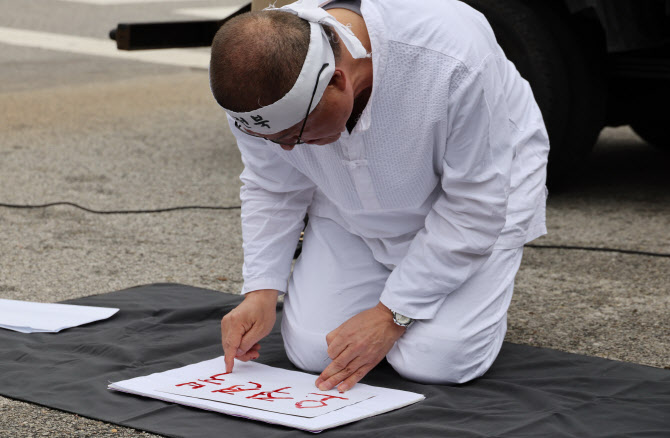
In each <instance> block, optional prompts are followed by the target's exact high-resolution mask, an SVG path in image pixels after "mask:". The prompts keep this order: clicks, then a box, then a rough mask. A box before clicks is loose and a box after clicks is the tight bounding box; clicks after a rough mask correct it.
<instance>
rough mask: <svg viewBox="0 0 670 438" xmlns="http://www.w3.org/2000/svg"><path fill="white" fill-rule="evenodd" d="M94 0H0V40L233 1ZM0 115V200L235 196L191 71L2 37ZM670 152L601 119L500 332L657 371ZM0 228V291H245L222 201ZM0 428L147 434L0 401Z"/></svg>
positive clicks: (90, 203) (123, 202)
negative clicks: (20, 32) (154, 287)
mask: <svg viewBox="0 0 670 438" xmlns="http://www.w3.org/2000/svg"><path fill="white" fill-rule="evenodd" d="M100 3H101V4H91V3H87V2H84V1H82V2H77V1H49V0H22V1H21V2H17V1H10V0H0V10H1V11H3V14H0V41H1V40H2V35H3V34H2V29H5V28H17V29H30V30H36V31H40V32H43V33H52V34H55V35H74V36H79V37H86V38H94V39H98V40H100V41H105V40H106V38H107V32H108V30H109V29H110V28H112V27H114V25H115V24H116V23H117V22H121V21H147V20H153V19H161V20H162V19H165V20H167V19H171V20H176V19H187V18H188V17H187V16H185V15H183V14H178V13H175V11H177V10H182V9H184V8H191V9H192V8H206V7H213V6H221V5H222V4H223V5H235V4H236V3H235V2H218V1H217V2H215V1H193V0H192V1H181V2H180V1H166V2H155V3H126V4H118V3H115V2H113V1H110V2H104V1H103V2H100ZM105 3H107V4H105ZM5 11H8V12H9V13H4V12H5ZM193 52H194V53H196V54H197V53H202V52H203V49H195V50H193ZM0 115H1V116H0V120H1V123H0V182H1V183H0V203H5V204H17V205H35V204H43V203H50V202H60V201H68V202H73V203H77V204H79V205H82V206H85V207H88V208H91V209H97V210H139V209H158V208H166V207H177V206H193V205H195V206H232V207H234V206H238V205H239V198H238V196H239V186H240V182H239V179H238V176H239V173H240V171H241V169H242V163H241V161H240V157H239V152H238V151H237V149H236V146H235V144H234V141H233V137H232V135H231V133H230V132H229V130H228V128H227V125H226V123H225V117H224V114H223V111H222V110H221V109H220V108H219V107H218V106H217V105H216V104H215V102H214V101H213V99H212V98H211V96H210V92H209V85H208V78H207V71H206V69H204V68H198V67H191V68H188V67H183V66H177V65H171V64H170V63H169V62H165V63H156V62H145V61H142V60H128V59H115V58H113V57H110V56H106V57H103V56H92V55H88V54H84V53H73V52H69V51H67V50H66V49H62V50H60V49H59V50H52V49H50V50H45V49H41V48H38V47H35V46H33V47H26V46H21V45H16V44H8V43H2V42H0ZM669 164H670V154H669V153H667V152H665V153H664V152H663V151H661V150H660V149H658V148H654V147H652V146H649V145H647V144H646V143H644V141H642V140H641V139H640V138H639V137H637V136H636V135H635V133H634V132H633V131H631V130H630V128H628V127H620V128H608V129H606V130H604V131H603V133H602V135H601V138H600V139H599V141H598V144H597V145H596V148H595V150H594V154H593V156H592V159H591V162H590V163H589V164H588V165H587V167H586V169H585V170H584V172H582V173H581V174H575V175H574V182H573V184H571V185H570V186H568V187H567V188H564V189H563V190H561V191H552V192H551V193H550V198H549V203H548V211H547V221H548V228H549V234H548V235H547V236H545V237H542V238H540V239H538V240H537V241H536V242H533V244H534V245H536V246H533V247H527V248H526V249H525V251H524V259H523V263H522V266H521V269H520V272H519V274H518V276H517V281H516V290H515V296H514V299H513V301H512V305H511V308H510V312H509V320H508V326H509V331H508V334H507V338H506V340H507V341H510V342H516V343H522V344H528V345H536V346H543V347H549V348H556V349H559V350H563V351H568V352H573V353H579V354H587V355H592V356H599V357H605V358H610V359H614V360H624V361H629V362H634V363H639V364H645V365H649V366H655V367H666V368H667V367H670V324H669V323H668V317H667V315H668V314H670V293H669V292H670V274H668V273H669V272H670V257H667V255H668V254H670V173H669V172H668V171H667V169H668V168H669V166H668V165H669ZM0 229H1V230H2V232H1V233H0V247H1V248H2V251H0V297H1V298H9V299H21V300H31V301H44V302H56V301H60V300H64V299H70V298H76V297H82V296H87V295H93V294H100V293H105V292H110V291H114V290H119V289H123V288H127V287H132V286H135V285H139V284H149V283H155V282H166V281H167V282H176V283H184V284H189V285H193V286H199V287H205V288H209V289H214V290H218V291H221V293H239V289H240V287H241V280H242V278H241V265H242V251H241V238H240V224H239V210H235V209H233V210H178V211H172V212H163V213H153V214H112V215H102V214H95V213H90V212H85V211H82V210H80V209H76V208H73V207H71V206H63V205H61V206H54V207H49V208H38V209H18V208H4V207H0ZM589 248H600V249H605V250H603V251H593V250H589ZM663 254H665V255H666V256H663ZM0 436H3V437H4V436H7V437H28V436H53V437H60V436H63V437H65V436H116V437H120V436H153V435H150V434H147V433H144V432H138V431H135V430H132V429H127V428H122V427H119V426H116V425H113V424H107V423H103V422H99V421H94V420H89V419H85V418H81V417H79V416H76V415H72V414H67V413H62V412H59V411H56V410H52V409H48V408H43V407H40V406H37V405H33V404H28V403H23V402H18V401H15V400H10V399H7V398H2V397H0Z"/></svg>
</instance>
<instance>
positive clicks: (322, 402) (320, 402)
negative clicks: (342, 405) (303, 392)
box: [295, 392, 349, 409]
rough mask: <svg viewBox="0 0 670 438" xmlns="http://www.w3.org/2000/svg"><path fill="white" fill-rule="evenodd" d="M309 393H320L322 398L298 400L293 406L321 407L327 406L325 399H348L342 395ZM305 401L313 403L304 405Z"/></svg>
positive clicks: (299, 407)
mask: <svg viewBox="0 0 670 438" xmlns="http://www.w3.org/2000/svg"><path fill="white" fill-rule="evenodd" d="M310 394H311V395H320V396H322V397H323V398H322V399H321V400H302V401H299V402H298V403H296V404H295V407H296V408H298V409H305V408H322V407H324V406H327V403H326V402H327V401H328V400H330V399H333V398H339V399H340V400H349V399H348V398H344V397H338V396H336V395H327V394H317V393H314V392H310ZM305 403H310V404H311V403H315V404H314V405H312V406H305Z"/></svg>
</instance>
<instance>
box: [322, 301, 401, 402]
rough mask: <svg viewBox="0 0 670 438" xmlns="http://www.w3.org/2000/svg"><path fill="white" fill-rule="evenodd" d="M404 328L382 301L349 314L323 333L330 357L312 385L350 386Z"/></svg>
mask: <svg viewBox="0 0 670 438" xmlns="http://www.w3.org/2000/svg"><path fill="white" fill-rule="evenodd" d="M405 330H406V329H405V328H404V327H401V326H399V325H397V324H396V323H394V322H393V315H392V314H391V311H390V310H389V309H388V308H387V307H386V306H384V305H383V304H382V303H379V304H377V305H376V306H375V307H373V308H372V309H368V310H365V311H363V312H361V313H359V314H358V315H355V316H353V317H351V318H349V319H348V320H347V321H345V322H344V323H343V324H342V325H341V326H339V327H338V328H336V329H335V330H333V331H332V332H330V333H328V335H327V336H326V342H327V343H328V356H329V357H330V358H331V359H332V360H333V361H332V362H331V363H330V365H328V367H327V368H326V369H325V370H323V372H322V373H321V375H320V376H319V378H318V379H316V382H315V383H316V386H317V387H318V388H319V389H320V390H321V391H327V390H329V389H332V388H334V387H335V386H336V385H337V390H338V391H340V392H344V391H347V390H349V389H351V388H352V387H353V386H354V385H355V384H356V383H357V382H358V381H359V380H361V379H362V378H363V377H364V376H365V375H366V374H367V373H368V372H369V371H370V370H371V369H372V368H374V367H375V366H376V365H377V364H378V363H379V362H381V360H382V359H383V358H384V356H386V353H388V352H389V351H390V350H391V347H393V344H395V342H396V341H397V340H398V338H400V336H402V334H403V333H405ZM338 383H339V385H338Z"/></svg>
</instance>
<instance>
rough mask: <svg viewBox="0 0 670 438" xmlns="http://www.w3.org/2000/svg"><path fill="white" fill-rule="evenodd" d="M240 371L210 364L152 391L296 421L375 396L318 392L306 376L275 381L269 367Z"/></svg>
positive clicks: (356, 390)
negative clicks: (190, 375)
mask: <svg viewBox="0 0 670 438" xmlns="http://www.w3.org/2000/svg"><path fill="white" fill-rule="evenodd" d="M240 368H243V369H241V370H238V369H237V367H236V368H235V372H234V373H229V374H226V373H225V367H224V368H223V369H222V368H221V367H220V364H211V365H209V366H203V367H202V369H200V370H198V372H199V374H198V375H192V377H194V378H192V379H191V378H190V377H189V379H190V380H189V379H186V380H184V379H178V378H174V379H171V381H170V382H167V381H166V383H165V384H161V385H159V386H158V387H155V388H153V389H155V390H157V391H159V392H167V393H170V394H175V395H184V396H186V397H196V398H202V399H206V400H212V401H217V402H222V403H230V404H234V405H240V406H247V407H250V408H255V409H261V410H264V411H271V412H279V413H282V414H288V415H297V416H299V417H317V416H319V415H323V414H327V413H328V412H331V411H334V410H337V409H341V408H343V407H345V406H349V405H352V404H355V403H358V402H361V401H363V400H366V399H369V398H371V397H374V396H375V395H374V394H372V393H371V392H369V391H365V390H363V389H360V388H358V387H354V388H353V389H352V390H351V391H348V392H347V393H346V394H340V393H339V392H338V391H337V390H336V389H333V390H330V391H320V390H319V389H318V388H316V387H315V386H314V380H315V379H316V378H315V377H314V376H312V375H309V374H304V373H293V375H292V376H290V378H289V376H286V377H285V378H278V377H277V375H276V369H275V368H272V367H268V366H261V367H251V368H250V367H240ZM166 380H167V379H166Z"/></svg>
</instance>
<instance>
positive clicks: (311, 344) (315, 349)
mask: <svg viewBox="0 0 670 438" xmlns="http://www.w3.org/2000/svg"><path fill="white" fill-rule="evenodd" d="M282 335H283V338H284V348H285V349H286V355H287V356H288V358H289V360H290V361H291V363H292V364H293V365H295V366H296V367H298V368H300V369H301V370H304V371H308V372H311V373H321V372H322V371H323V370H324V369H325V368H326V367H327V366H328V364H329V363H330V358H329V357H328V351H327V350H328V344H326V335H321V334H312V333H304V332H303V333H301V334H298V333H296V331H295V330H291V329H287V327H286V326H282Z"/></svg>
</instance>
